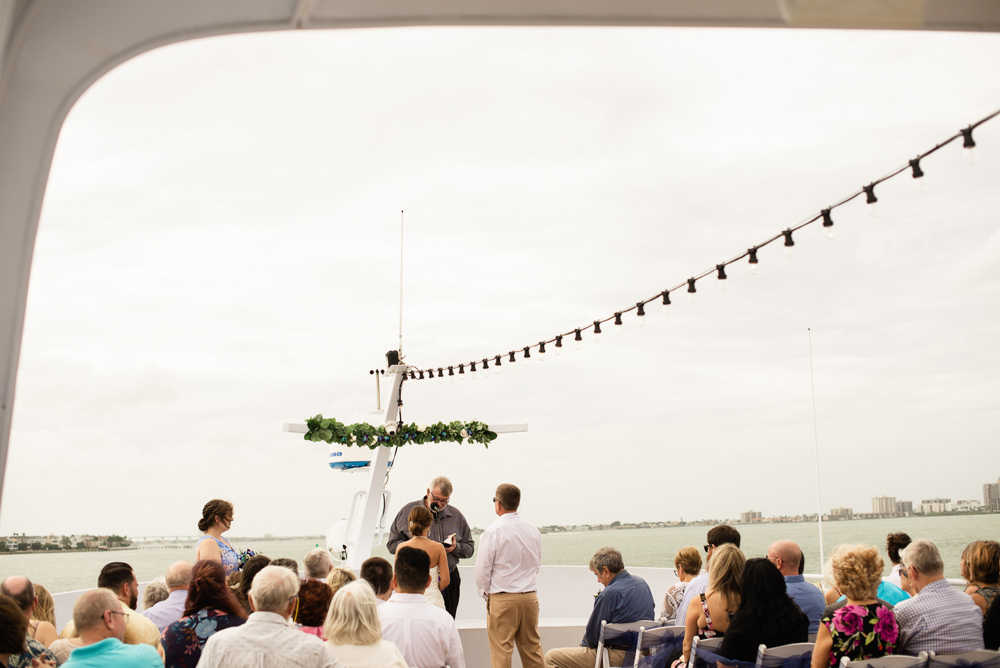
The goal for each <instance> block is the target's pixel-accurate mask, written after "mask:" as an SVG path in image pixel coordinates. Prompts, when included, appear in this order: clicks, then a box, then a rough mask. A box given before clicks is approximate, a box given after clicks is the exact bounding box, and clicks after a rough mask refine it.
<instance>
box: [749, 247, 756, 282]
mask: <svg viewBox="0 0 1000 668" xmlns="http://www.w3.org/2000/svg"><path fill="white" fill-rule="evenodd" d="M747 255H749V256H750V275H751V276H756V275H757V247H756V246H754V247H753V248H748V249H747Z"/></svg>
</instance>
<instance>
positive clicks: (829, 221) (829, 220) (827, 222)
mask: <svg viewBox="0 0 1000 668" xmlns="http://www.w3.org/2000/svg"><path fill="white" fill-rule="evenodd" d="M822 213H823V227H825V228H826V238H827V241H833V216H831V215H830V210H829V209H823V211H822Z"/></svg>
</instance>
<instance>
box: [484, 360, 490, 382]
mask: <svg viewBox="0 0 1000 668" xmlns="http://www.w3.org/2000/svg"><path fill="white" fill-rule="evenodd" d="M489 375H490V363H489V361H488V360H487V359H486V358H483V378H487V377H489Z"/></svg>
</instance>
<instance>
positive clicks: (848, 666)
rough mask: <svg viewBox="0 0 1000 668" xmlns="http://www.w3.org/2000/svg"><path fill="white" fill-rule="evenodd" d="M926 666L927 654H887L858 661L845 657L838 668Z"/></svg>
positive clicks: (906, 667)
mask: <svg viewBox="0 0 1000 668" xmlns="http://www.w3.org/2000/svg"><path fill="white" fill-rule="evenodd" d="M926 665H927V652H921V653H920V654H918V655H917V656H906V655H905V654H889V655H888V656H880V657H878V658H877V659H859V660H857V661H851V660H850V659H848V658H847V657H846V656H845V657H844V658H843V659H841V660H840V668H924V666H926Z"/></svg>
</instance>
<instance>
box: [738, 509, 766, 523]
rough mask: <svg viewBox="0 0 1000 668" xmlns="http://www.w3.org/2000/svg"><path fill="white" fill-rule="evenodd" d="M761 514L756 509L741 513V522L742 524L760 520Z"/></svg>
mask: <svg viewBox="0 0 1000 668" xmlns="http://www.w3.org/2000/svg"><path fill="white" fill-rule="evenodd" d="M760 518H761V514H760V513H759V512H757V511H756V510H748V511H746V512H745V513H740V522H741V523H742V524H750V523H751V522H753V521H754V520H759V519H760Z"/></svg>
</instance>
